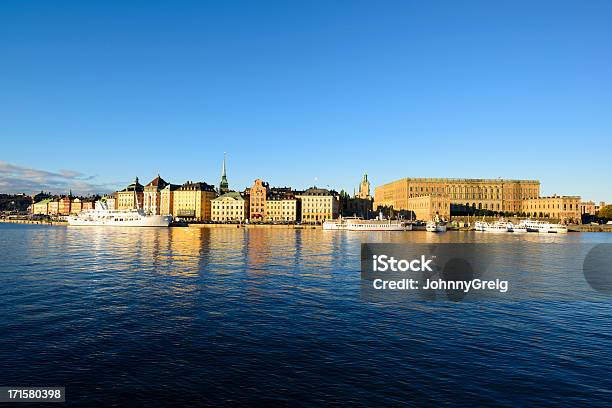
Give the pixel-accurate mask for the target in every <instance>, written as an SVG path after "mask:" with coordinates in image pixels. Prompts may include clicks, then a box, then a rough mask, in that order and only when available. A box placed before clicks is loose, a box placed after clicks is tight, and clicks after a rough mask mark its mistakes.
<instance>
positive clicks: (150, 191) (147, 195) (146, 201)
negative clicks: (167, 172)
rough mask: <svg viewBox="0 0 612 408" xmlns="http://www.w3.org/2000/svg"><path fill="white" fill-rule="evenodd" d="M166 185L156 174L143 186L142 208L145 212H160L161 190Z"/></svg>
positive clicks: (155, 213)
mask: <svg viewBox="0 0 612 408" xmlns="http://www.w3.org/2000/svg"><path fill="white" fill-rule="evenodd" d="M167 185H168V183H166V181H165V180H164V179H163V178H161V177H160V176H159V174H158V175H157V177H155V178H154V179H153V180H151V182H150V183H149V184H147V185H146V186H144V189H143V206H142V209H143V210H144V212H145V213H146V214H152V215H160V214H161V190H163V189H164V188H165V187H166V186H167Z"/></svg>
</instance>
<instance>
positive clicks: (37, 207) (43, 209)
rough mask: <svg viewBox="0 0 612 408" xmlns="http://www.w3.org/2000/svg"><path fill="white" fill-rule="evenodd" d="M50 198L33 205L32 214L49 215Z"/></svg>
mask: <svg viewBox="0 0 612 408" xmlns="http://www.w3.org/2000/svg"><path fill="white" fill-rule="evenodd" d="M50 201H51V199H50V198H45V199H43V200H41V201H39V202H37V203H34V204H32V214H34V215H48V214H49V208H48V205H49V202H50Z"/></svg>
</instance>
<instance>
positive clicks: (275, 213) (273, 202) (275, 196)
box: [251, 187, 301, 222]
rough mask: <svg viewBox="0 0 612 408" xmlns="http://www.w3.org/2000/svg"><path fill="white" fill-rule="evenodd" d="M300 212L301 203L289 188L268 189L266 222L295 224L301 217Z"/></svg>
mask: <svg viewBox="0 0 612 408" xmlns="http://www.w3.org/2000/svg"><path fill="white" fill-rule="evenodd" d="M251 199H252V196H251ZM300 210H301V201H299V200H298V199H297V198H296V196H295V192H294V191H291V188H289V187H281V188H275V187H273V188H271V189H270V193H269V195H268V197H267V200H266V215H265V220H266V221H272V222H274V221H286V222H296V221H298V219H299V217H300V215H301V211H300ZM251 217H252V216H251Z"/></svg>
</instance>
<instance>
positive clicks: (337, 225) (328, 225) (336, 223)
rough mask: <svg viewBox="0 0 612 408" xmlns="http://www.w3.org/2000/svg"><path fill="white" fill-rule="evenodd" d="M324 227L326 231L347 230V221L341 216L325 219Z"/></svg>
mask: <svg viewBox="0 0 612 408" xmlns="http://www.w3.org/2000/svg"><path fill="white" fill-rule="evenodd" d="M323 229H324V230H326V231H329V230H345V229H346V222H345V221H344V220H343V219H341V218H339V219H337V220H325V221H323Z"/></svg>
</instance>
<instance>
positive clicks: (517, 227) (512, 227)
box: [508, 223, 527, 234]
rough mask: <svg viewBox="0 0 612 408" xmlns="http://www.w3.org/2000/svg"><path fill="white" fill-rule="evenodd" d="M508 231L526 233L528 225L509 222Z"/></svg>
mask: <svg viewBox="0 0 612 408" xmlns="http://www.w3.org/2000/svg"><path fill="white" fill-rule="evenodd" d="M508 232H512V233H513V234H526V233H527V226H526V225H525V224H522V223H519V224H512V223H509V224H508Z"/></svg>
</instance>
